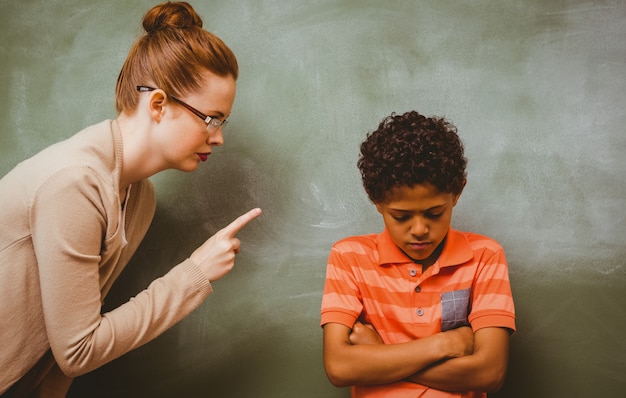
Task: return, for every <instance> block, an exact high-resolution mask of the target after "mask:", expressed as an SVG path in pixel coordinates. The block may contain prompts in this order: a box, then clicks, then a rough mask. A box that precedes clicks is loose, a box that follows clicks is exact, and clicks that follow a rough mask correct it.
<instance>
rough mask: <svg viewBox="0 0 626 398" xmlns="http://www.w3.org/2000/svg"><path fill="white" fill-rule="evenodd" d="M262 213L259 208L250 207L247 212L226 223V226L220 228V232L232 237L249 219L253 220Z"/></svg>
mask: <svg viewBox="0 0 626 398" xmlns="http://www.w3.org/2000/svg"><path fill="white" fill-rule="evenodd" d="M261 213H262V211H261V209H259V208H256V209H252V210H250V211H249V212H247V213H245V214H243V215H241V216H239V217H237V218H236V219H235V221H233V222H231V223H230V224H228V225H227V226H226V227H224V228H223V229H222V232H223V233H225V234H226V235H227V236H229V237H231V238H233V237H235V235H236V234H237V232H239V231H241V230H242V229H243V227H245V226H246V225H247V224H248V223H249V222H250V221H252V220H254V219H255V218H257V217H258V216H260V215H261Z"/></svg>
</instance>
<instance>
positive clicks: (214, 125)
mask: <svg viewBox="0 0 626 398" xmlns="http://www.w3.org/2000/svg"><path fill="white" fill-rule="evenodd" d="M220 126H222V127H224V126H226V120H224V121H223V122H222V121H220V120H219V119H211V120H209V123H208V124H207V125H206V129H207V131H215V130H217V129H218V128H219V127H220Z"/></svg>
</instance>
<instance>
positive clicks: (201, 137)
mask: <svg viewBox="0 0 626 398" xmlns="http://www.w3.org/2000/svg"><path fill="white" fill-rule="evenodd" d="M235 91H236V83H235V80H234V79H233V77H232V76H226V77H222V76H217V75H215V74H212V73H210V74H207V75H206V78H205V79H204V83H203V85H202V88H201V89H200V90H198V91H196V92H194V93H191V94H189V95H185V96H184V97H177V98H178V99H179V100H181V101H183V102H185V103H186V104H188V105H190V106H191V107H193V108H195V109H197V110H199V111H200V112H202V113H204V114H205V115H207V116H211V117H212V118H217V119H218V120H220V121H224V120H225V119H226V118H227V117H228V116H229V115H230V112H231V109H232V106H233V102H234V101H235ZM163 110H164V112H165V113H164V118H163V122H165V123H163V126H162V128H161V129H160V131H161V132H160V133H159V136H158V138H159V140H160V141H161V142H160V143H159V148H160V151H161V156H162V160H163V161H164V163H165V167H164V168H167V169H177V170H181V171H193V170H195V169H197V168H198V166H199V164H200V162H204V161H206V160H207V158H208V156H209V155H210V154H211V152H212V151H213V147H214V146H220V145H222V144H223V143H224V137H223V136H222V127H221V126H220V127H218V128H216V129H214V130H212V131H207V125H206V123H205V122H204V120H202V119H201V118H200V117H198V116H197V115H196V114H194V113H193V112H191V111H190V110H189V109H187V108H185V107H184V106H183V105H181V104H180V103H178V102H176V101H175V100H172V99H171V98H169V97H168V100H167V102H166V105H165V106H164V107H163Z"/></svg>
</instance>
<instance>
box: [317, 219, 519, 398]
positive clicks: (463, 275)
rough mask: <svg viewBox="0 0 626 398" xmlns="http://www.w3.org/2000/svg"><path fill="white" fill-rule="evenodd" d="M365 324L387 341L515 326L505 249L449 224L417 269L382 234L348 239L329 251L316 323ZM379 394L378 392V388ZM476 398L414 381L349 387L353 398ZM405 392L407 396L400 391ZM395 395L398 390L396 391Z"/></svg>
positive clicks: (386, 232) (395, 341) (385, 233)
mask: <svg viewBox="0 0 626 398" xmlns="http://www.w3.org/2000/svg"><path fill="white" fill-rule="evenodd" d="M357 319H359V320H360V321H362V322H364V323H369V324H371V325H372V326H374V328H375V329H376V331H377V332H378V333H379V335H380V336H381V338H382V339H383V341H384V342H385V344H396V343H402V342H406V341H411V340H415V339H419V338H422V337H426V336H430V335H432V334H435V333H439V332H441V331H445V330H449V329H452V328H456V327H459V326H462V325H471V326H472V328H473V329H474V331H476V330H478V329H481V328H485V327H504V328H508V329H510V330H511V331H515V309H514V305H513V297H512V294H511V287H510V283H509V274H508V265H507V262H506V258H505V255H504V250H503V249H502V247H501V246H500V245H499V244H498V243H497V242H496V241H495V240H493V239H491V238H488V237H486V236H482V235H478V234H474V233H469V232H461V231H456V230H454V229H450V230H449V231H448V234H447V236H446V242H445V243H444V248H443V251H442V252H441V255H440V256H439V259H438V260H437V261H436V262H435V264H433V265H432V266H430V267H429V268H427V269H426V272H423V273H422V267H421V265H419V264H416V263H414V262H413V261H412V260H411V259H410V258H409V257H408V256H407V255H406V254H404V252H402V251H401V250H400V249H399V248H398V247H397V246H396V245H395V243H394V242H393V241H392V239H391V236H390V235H389V233H388V231H387V230H386V229H385V230H384V231H383V232H382V233H380V234H370V235H362V236H354V237H349V238H345V239H343V240H340V241H339V242H337V243H335V244H334V245H333V247H332V250H331V252H330V256H329V259H328V266H327V271H326V283H325V286H324V296H323V298H322V309H321V325H322V326H323V325H325V324H327V323H331V322H332V323H339V324H342V325H345V326H347V327H350V328H351V327H352V325H354V322H355V321H356V320H357ZM376 391H378V392H376ZM391 391H393V392H394V395H393V396H394V397H404V396H407V397H409V396H410V397H416V396H419V397H474V396H484V395H472V394H469V395H468V394H465V395H464V394H462V393H447V392H443V391H439V390H433V389H429V388H428V387H425V386H421V385H419V384H415V383H408V382H398V383H392V384H388V385H385V386H376V387H370V386H367V387H356V388H353V397H370V396H372V397H373V396H385V394H389V393H390V392H391ZM403 391H406V395H405V394H403V393H402V392H403ZM396 392H397V395H396Z"/></svg>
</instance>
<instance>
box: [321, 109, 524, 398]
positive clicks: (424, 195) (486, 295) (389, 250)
mask: <svg viewBox="0 0 626 398" xmlns="http://www.w3.org/2000/svg"><path fill="white" fill-rule="evenodd" d="M466 163H467V161H466V159H465V157H464V155H463V145H462V143H461V141H460V139H459V137H458V135H457V132H456V128H455V127H454V126H453V125H451V124H450V123H448V122H447V121H446V120H444V119H443V118H437V117H432V118H426V117H424V116H422V115H420V114H419V113H417V112H415V111H412V112H407V113H405V114H403V115H396V114H395V113H394V114H392V115H391V116H389V117H387V118H385V119H384V120H383V121H382V122H381V123H380V125H379V126H378V130H376V131H374V132H373V133H371V134H369V135H368V136H367V139H366V140H365V141H364V142H363V143H362V144H361V156H360V158H359V161H358V167H359V169H360V171H361V176H362V179H363V186H364V188H365V191H366V192H367V195H368V196H369V199H370V200H371V201H372V202H373V203H374V205H375V206H376V209H377V210H378V212H379V213H380V214H381V215H382V217H383V221H384V224H385V229H384V231H383V232H381V233H379V234H370V235H363V236H355V237H349V238H346V239H343V240H341V241H339V242H337V243H335V244H334V245H333V248H332V250H331V253H330V256H329V260H328V268H327V275H326V284H325V288H324V297H323V300H322V309H321V325H322V327H323V331H324V366H325V369H326V373H327V375H328V378H329V380H330V381H331V382H332V383H333V384H334V385H335V386H338V387H343V386H351V393H352V397H390V396H391V397H394V398H398V397H485V396H486V392H491V391H496V390H498V389H499V388H500V387H501V385H502V383H503V380H504V377H505V374H506V369H507V362H508V350H509V335H510V334H511V333H513V332H514V331H515V312H514V306H513V299H512V296H511V288H510V284H509V277H508V268H507V263H506V258H505V255H504V251H503V250H502V248H501V247H500V245H499V244H498V243H497V242H495V241H494V240H492V239H490V238H488V237H485V236H481V235H477V234H473V233H467V232H460V231H456V230H454V229H451V228H450V220H451V217H452V209H453V207H454V206H455V205H456V203H457V201H458V199H459V197H460V196H461V192H462V191H463V187H464V186H465V182H466V173H465V166H466Z"/></svg>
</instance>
